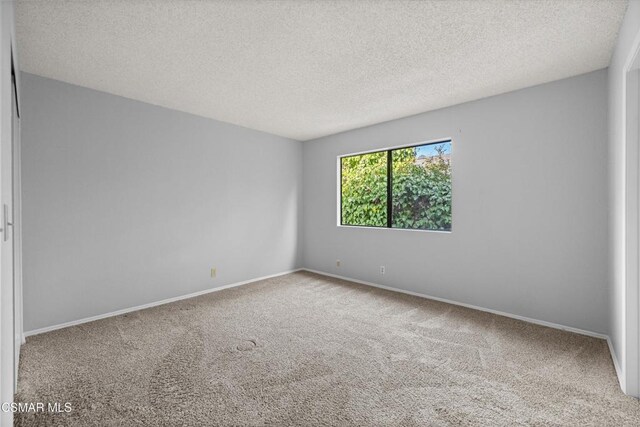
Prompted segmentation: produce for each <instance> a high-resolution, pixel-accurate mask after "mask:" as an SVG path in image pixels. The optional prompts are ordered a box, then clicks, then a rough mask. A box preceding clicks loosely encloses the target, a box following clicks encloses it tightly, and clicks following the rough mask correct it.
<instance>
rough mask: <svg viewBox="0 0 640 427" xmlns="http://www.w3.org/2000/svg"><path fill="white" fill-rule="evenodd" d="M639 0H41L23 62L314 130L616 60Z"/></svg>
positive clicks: (26, 21)
mask: <svg viewBox="0 0 640 427" xmlns="http://www.w3.org/2000/svg"><path fill="white" fill-rule="evenodd" d="M626 5H627V2H626V1H616V0H613V1H609V0H595V1H591V0H575V1H574V0H562V1H558V0H550V1H545V0H541V1H530V0H525V1H518V0H515V1H503V0H496V1H485V0H474V1H412V2H409V1H355V0H354V1H304V0H303V1H301V0H296V1H268V2H267V1H255V0H254V1H152V0H147V1H136V0H131V1H78V0H75V1H50V0H43V1H34V0H23V1H20V2H19V3H18V8H17V29H18V45H19V50H20V67H21V69H22V70H24V71H27V72H30V73H34V74H38V75H41V76H45V77H50V78H54V79H58V80H62V81H65V82H69V83H74V84H77V85H81V86H86V87H89V88H93V89H97V90H101V91H105V92H110V93H113V94H117V95H121V96H125V97H128V98H133V99H138V100H141V101H145V102H149V103H151V104H156V105H161V106H165V107H169V108H173V109H176V110H182V111H186V112H189V113H193V114H198V115H201V116H206V117H211V118H215V119H218V120H223V121H227V122H231V123H235V124H238V125H242V126H246V127H249V128H253V129H259V130H263V131H266V132H271V133H274V134H277V135H283V136H287V137H291V138H295V139H299V140H307V139H312V138H316V137H319V136H323V135H328V134H332V133H336V132H340V131H344V130H348V129H353V128H357V127H362V126H366V125H370V124H374V123H379V122H382V121H386V120H391V119H395V118H398V117H403V116H408V115H411V114H416V113H420V112H423V111H428V110H433V109H436V108H441V107H445V106H449V105H453V104H458V103H461V102H465V101H470V100H474V99H478V98H483V97H486V96H491V95H496V94H499V93H503V92H507V91H511V90H514V89H519V88H523V87H527V86H531V85H535V84H539V83H544V82H547V81H551V80H557V79H560V78H564V77H569V76H572V75H577V74H581V73H585V72H588V71H592V70H596V69H600V68H604V67H606V66H607V65H608V64H609V60H610V58H611V53H612V50H613V46H614V43H615V38H616V35H617V32H618V29H619V27H620V22H621V19H622V16H623V14H624V11H625V9H626Z"/></svg>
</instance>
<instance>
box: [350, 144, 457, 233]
mask: <svg viewBox="0 0 640 427" xmlns="http://www.w3.org/2000/svg"><path fill="white" fill-rule="evenodd" d="M446 143H449V144H451V146H453V140H452V139H451V138H446V139H442V140H438V141H429V142H421V143H418V144H411V145H401V146H398V147H392V148H385V149H382V150H373V151H364V152H361V153H353V154H344V155H341V156H338V166H339V167H338V173H339V174H340V192H339V194H338V198H339V199H340V203H339V209H338V216H339V218H340V224H339V225H340V226H341V227H359V228H379V229H383V230H385V229H390V230H410V231H434V232H439V233H451V232H452V230H453V223H452V224H451V228H450V229H449V230H441V229H434V228H404V227H393V173H392V172H393V152H394V151H395V150H402V149H406V148H415V147H424V146H427V145H437V144H446ZM385 152H386V153H387V225H385V226H381V225H353V224H345V223H344V222H343V220H342V219H343V216H342V161H343V160H344V159H346V158H349V157H357V156H365V155H367V154H376V153H385Z"/></svg>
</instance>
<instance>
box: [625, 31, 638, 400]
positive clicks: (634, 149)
mask: <svg viewBox="0 0 640 427" xmlns="http://www.w3.org/2000/svg"><path fill="white" fill-rule="evenodd" d="M622 72H623V78H622V97H623V102H622V108H623V114H622V120H623V126H622V131H623V137H624V150H625V164H624V167H625V171H624V175H625V191H624V197H625V240H624V241H625V269H624V277H625V280H624V284H625V286H624V305H623V310H624V313H623V319H624V320H623V322H624V324H623V341H624V342H623V346H622V352H623V353H624V354H623V355H621V356H622V357H621V359H622V360H621V362H622V365H623V366H622V378H620V382H621V384H620V385H621V387H622V390H623V391H624V392H625V393H626V394H629V395H631V396H636V397H640V33H638V34H637V35H636V37H635V39H634V42H633V44H632V46H631V49H630V53H629V56H628V57H627V60H626V62H625V65H624V67H623V69H622Z"/></svg>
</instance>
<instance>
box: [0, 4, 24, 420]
mask: <svg viewBox="0 0 640 427" xmlns="http://www.w3.org/2000/svg"><path fill="white" fill-rule="evenodd" d="M14 5H15V1H13V0H11V1H0V147H4V149H1V150H0V177H1V176H2V173H5V174H6V172H7V171H6V169H4V168H3V163H4V167H8V166H11V162H12V160H11V159H9V158H7V157H6V155H7V151H8V150H7V146H9V147H14V139H13V137H12V136H13V134H14V132H15V135H16V137H17V138H18V140H19V136H20V134H19V129H14V127H15V126H16V125H17V122H14V117H13V116H14V115H13V114H12V112H13V111H12V108H13V106H12V98H14V94H13V89H12V86H13V78H12V64H15V68H16V70H18V69H19V67H18V65H17V64H18V61H17V57H16V55H15V54H16V44H15V43H16V42H15V26H14V22H15V21H14ZM16 91H17V95H16V98H17V103H18V105H16V108H19V99H20V85H19V75H16ZM14 99H15V98H14ZM18 145H19V144H18ZM0 184H7V183H6V181H5V182H0ZM0 188H2V185H0ZM4 191H5V192H4V194H3V197H4V201H5V202H6V201H9V202H10V203H11V199H10V198H9V197H8V193H13V192H14V191H15V187H13V186H11V187H7V186H6V185H5V188H4ZM11 197H12V196H11ZM11 204H13V203H11ZM1 208H2V207H1V206H0V213H3V212H1V211H2V209H1ZM10 219H14V218H10ZM2 221H3V218H0V222H2ZM8 232H9V235H10V236H11V235H12V234H13V233H14V230H11V229H10V230H9V231H8ZM3 237H4V232H3V233H2V234H0V238H3ZM12 237H13V236H12ZM7 250H10V251H11V252H12V253H13V252H14V247H13V246H10V245H7V244H4V245H0V255H1V254H2V251H7ZM1 258H2V257H1V256H0V259H1ZM12 267H15V263H14V265H13V266H12ZM6 269H7V266H6V265H0V277H2V275H3V273H6V271H7V270H6ZM17 286H21V282H18V283H16V282H15V281H14V279H13V277H11V280H9V279H8V278H5V280H0V402H2V403H5V402H6V403H10V402H13V396H14V392H15V385H16V382H15V373H16V363H17V355H18V354H19V353H18V352H19V348H16V347H19V344H20V343H21V338H22V331H21V327H22V319H21V312H22V310H21V304H22V303H21V295H22V292H21V290H19V289H17V290H16V292H15V293H14V290H15V287H17ZM14 295H16V296H17V299H14ZM5 408H6V406H5ZM12 425H13V414H12V413H11V412H10V411H7V412H5V411H2V410H0V426H2V427H4V426H12Z"/></svg>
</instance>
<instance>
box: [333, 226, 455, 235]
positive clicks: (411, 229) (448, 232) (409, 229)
mask: <svg viewBox="0 0 640 427" xmlns="http://www.w3.org/2000/svg"><path fill="white" fill-rule="evenodd" d="M337 227H338V228H357V229H368V230H392V231H417V232H420V233H438V234H451V233H453V230H421V229H419V228H389V227H370V226H366V225H342V224H338V225H337Z"/></svg>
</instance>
